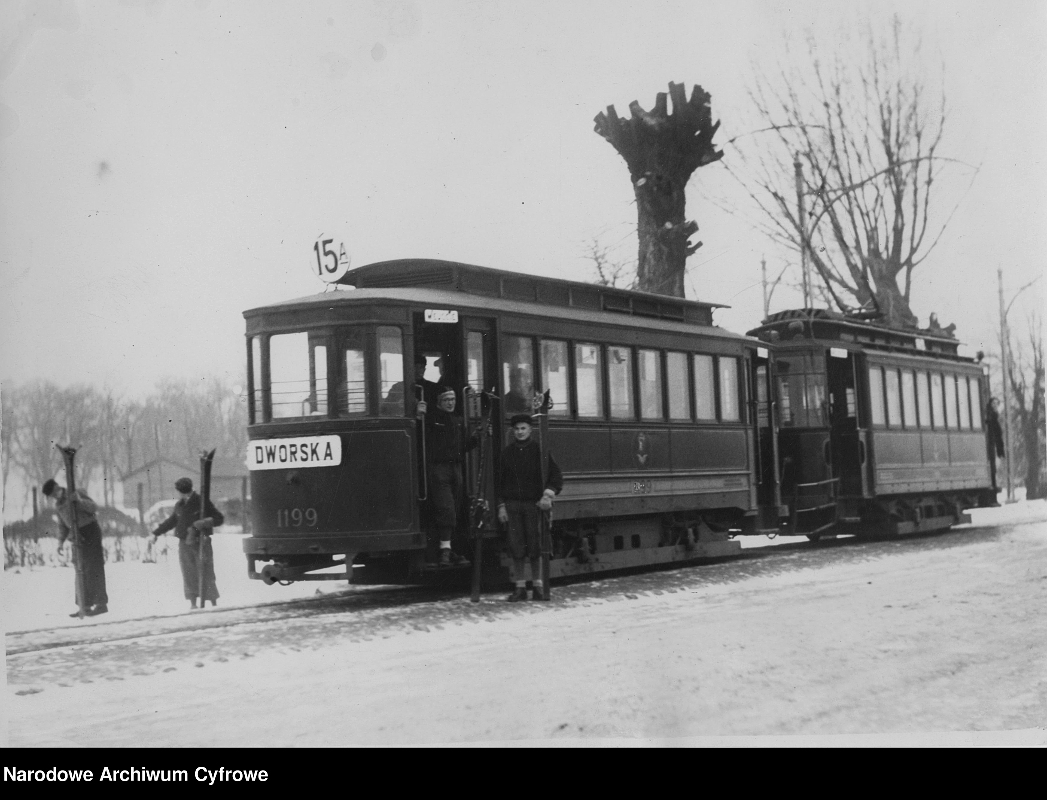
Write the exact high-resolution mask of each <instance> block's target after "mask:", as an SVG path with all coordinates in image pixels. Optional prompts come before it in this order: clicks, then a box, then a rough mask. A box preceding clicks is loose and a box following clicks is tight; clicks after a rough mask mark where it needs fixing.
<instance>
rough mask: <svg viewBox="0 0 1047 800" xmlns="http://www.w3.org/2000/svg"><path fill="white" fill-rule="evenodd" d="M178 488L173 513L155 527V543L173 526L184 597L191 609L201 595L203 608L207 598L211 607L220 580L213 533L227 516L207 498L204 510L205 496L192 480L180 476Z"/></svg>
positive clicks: (177, 482) (194, 606)
mask: <svg viewBox="0 0 1047 800" xmlns="http://www.w3.org/2000/svg"><path fill="white" fill-rule="evenodd" d="M175 491H177V492H178V493H179V494H180V495H181V497H180V498H179V500H178V502H177V503H175V507H174V511H173V512H172V513H171V516H169V517H168V518H167V519H165V520H164V521H163V522H161V523H160V524H159V525H157V526H156V529H155V530H154V531H153V542H156V540H157V539H158V538H160V536H161V534H164V533H167V531H169V530H171V529H172V528H173V529H174V532H175V536H176V537H177V538H178V565H179V566H180V567H181V568H182V590H183V592H184V594H185V599H186V600H188V601H189V603H190V605H189V607H190V609H194V608H196V607H197V605H196V600H197V598H198V597H199V599H200V608H203V607H204V603H205V602H206V601H208V600H210V601H211V605H212V606H216V605H218V596H219V595H218V583H217V581H216V580H215V574H214V550H213V548H212V546H211V535H210V534H211V531H212V530H213V529H214V528H215V527H217V526H218V525H221V524H222V523H223V522H225V517H223V516H222V512H221V511H219V510H218V509H217V508H216V507H215V505H214V503H212V502H211V501H210V500H208V501H207V508H206V509H203V510H201V508H200V503H201V500H202V498H201V497H200V495H198V494H197V493H196V492H194V491H193V481H192V479H190V478H179V479H178V480H177V481H175ZM202 511H203V512H206V513H202ZM198 536H199V537H201V538H200V540H199V541H197V537H198ZM201 559H202V563H201ZM201 568H202V569H203V593H202V595H201V591H200V572H199V571H200V569H201Z"/></svg>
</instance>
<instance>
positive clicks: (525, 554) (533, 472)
mask: <svg viewBox="0 0 1047 800" xmlns="http://www.w3.org/2000/svg"><path fill="white" fill-rule="evenodd" d="M533 424H534V423H533V421H532V419H531V417H530V416H528V415H527V414H517V415H515V416H514V417H512V419H510V420H509V427H510V428H511V429H512V432H513V441H512V442H510V443H509V445H508V446H507V447H506V448H505V449H504V450H503V451H502V460H501V465H500V467H499V470H498V521H499V522H501V523H502V524H503V525H507V526H508V529H509V552H510V554H511V555H512V557H513V578H514V579H515V582H516V589H515V590H514V591H513V593H512V594H511V595H509V597H508V598H507V599H508V600H509V602H510V603H516V602H519V601H520V600H526V599H527V579H526V577H525V575H524V559H525V558H529V559H530V562H531V576H532V578H533V579H534V593H533V595H532V597H533V598H534V599H535V600H544V599H545V593H544V592H543V589H544V588H545V587H544V585H543V583H542V578H541V575H542V573H541V571H540V570H539V565H538V557H539V556H540V555H541V538H540V537H541V528H540V520H539V518H538V514H539V513H540V512H541V513H544V512H547V511H550V510H551V509H552V507H553V498H554V497H555V496H556V495H558V494H559V493H560V490H561V489H563V474H562V473H561V472H560V467H558V466H557V464H556V461H554V460H553V456H552V453H549V454H547V455H546V459H547V461H546V464H547V466H548V471H547V473H546V480H545V483H544V484H543V483H542V453H541V448H539V447H538V443H537V442H536V441H534V440H533V439H532V438H531V428H532V426H533Z"/></svg>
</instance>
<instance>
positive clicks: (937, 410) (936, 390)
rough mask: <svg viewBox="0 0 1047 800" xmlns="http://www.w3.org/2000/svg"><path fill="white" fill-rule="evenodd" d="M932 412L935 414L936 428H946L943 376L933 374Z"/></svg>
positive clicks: (937, 373) (936, 373) (938, 373)
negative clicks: (943, 403)
mask: <svg viewBox="0 0 1047 800" xmlns="http://www.w3.org/2000/svg"><path fill="white" fill-rule="evenodd" d="M931 412H932V413H933V414H934V427H936V428H944V427H945V407H944V406H943V405H942V375H941V373H940V372H932V373H931Z"/></svg>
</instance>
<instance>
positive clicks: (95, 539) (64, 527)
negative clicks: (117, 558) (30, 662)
mask: <svg viewBox="0 0 1047 800" xmlns="http://www.w3.org/2000/svg"><path fill="white" fill-rule="evenodd" d="M41 490H42V491H43V493H44V496H45V497H50V498H51V499H52V500H54V503H55V512H56V513H57V514H58V525H59V529H60V530H59V533H58V551H59V552H61V551H62V547H63V546H64V545H65V540H66V539H68V538H69V535H70V533H71V532H72V528H73V506H74V505H75V506H76V524H77V528H78V529H79V534H80V535H79V539H78V540H77V545H78V546H77V547H76V548H74V549H73V553H74V555H76V556H77V558H78V559H79V562H80V563H79V565H78V566H80V567H81V568H82V570H83V588H84V597H83V609H84V614H85V615H86V616H88V617H94V616H97V615H98V614H105V613H106V612H107V611H109V595H108V594H106V591H105V553H103V552H102V529H101V528H100V527H99V526H98V518H97V517H96V516H95V515H96V513H97V512H98V505H97V504H96V503H95V501H94V500H92V499H91V498H90V497H88V496H87V492H85V491H84V490H83V489H77V490H76V494H75V496H73V495H71V494H70V493H69V491H68V490H67V489H66V488H65V487H64V486H59V485H58V484H57V483H56V482H55V480H54V479H53V478H49V479H48V480H47V481H45V482H44V485H43V486H42V487H41ZM77 602H79V598H77ZM69 616H71V617H79V616H80V612H79V611H76V612H74V613H72V614H70V615H69Z"/></svg>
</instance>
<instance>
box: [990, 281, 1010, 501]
mask: <svg viewBox="0 0 1047 800" xmlns="http://www.w3.org/2000/svg"><path fill="white" fill-rule="evenodd" d="M996 278H997V280H998V282H999V286H1000V365H1001V369H1000V371H1001V373H1002V375H1001V378H1002V382H1003V444H1004V448H1005V449H1006V450H1007V455H1006V456H1004V459H1003V468H1004V476H1005V477H1004V481H1005V485H1006V487H1007V496H1006V502H1010V501H1011V500H1012V499H1013V498H1014V490H1013V489H1012V488H1011V453H1012V451H1011V423H1010V417H1011V413H1010V412H1011V406H1010V403H1009V402H1008V392H1007V367H1008V365H1009V361H1008V357H1007V353H1008V347H1007V344H1008V341H1009V337H1008V336H1007V312H1006V311H1005V310H1004V307H1003V268H1002V267H997V268H996ZM993 458H996V454H995V453H993Z"/></svg>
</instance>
